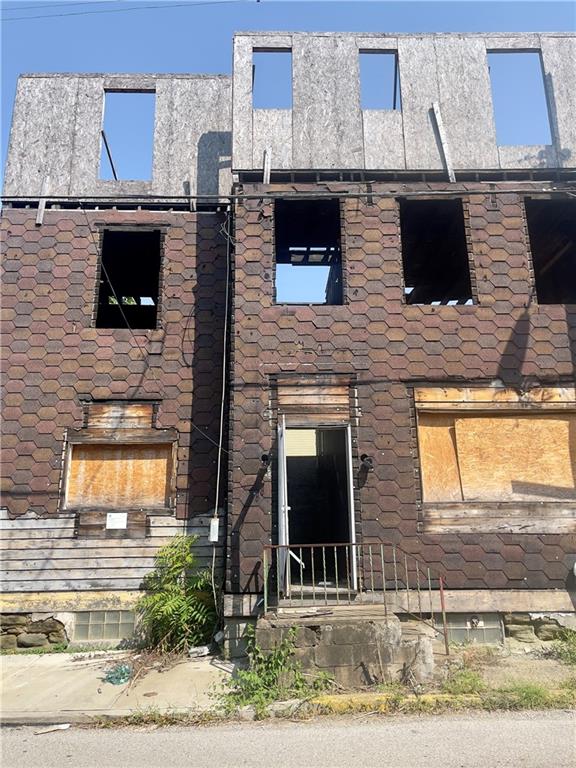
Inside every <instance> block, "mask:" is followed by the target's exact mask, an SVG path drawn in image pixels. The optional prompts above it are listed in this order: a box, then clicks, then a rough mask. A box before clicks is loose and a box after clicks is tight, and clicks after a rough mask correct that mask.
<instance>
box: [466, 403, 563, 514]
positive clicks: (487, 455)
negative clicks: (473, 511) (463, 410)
mask: <svg viewBox="0 0 576 768" xmlns="http://www.w3.org/2000/svg"><path fill="white" fill-rule="evenodd" d="M455 426H456V445H457V449H458V460H459V465H460V477H461V481H462V490H463V494H464V499H465V500H466V501H505V500H526V501H538V500H542V501H546V500H548V501H550V500H553V499H576V492H575V489H574V478H575V476H576V415H575V414H565V415H564V414H554V415H552V414H542V415H529V416H528V415H526V416H524V415H517V416H516V415H515V416H511V415H501V416H494V417H488V416H483V417H472V416H465V417H462V418H456V419H455Z"/></svg>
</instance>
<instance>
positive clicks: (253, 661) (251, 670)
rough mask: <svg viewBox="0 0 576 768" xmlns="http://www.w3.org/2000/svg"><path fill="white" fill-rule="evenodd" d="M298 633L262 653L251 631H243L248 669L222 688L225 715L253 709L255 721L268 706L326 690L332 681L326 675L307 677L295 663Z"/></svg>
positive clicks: (294, 629) (293, 631)
mask: <svg viewBox="0 0 576 768" xmlns="http://www.w3.org/2000/svg"><path fill="white" fill-rule="evenodd" d="M296 634H297V629H296V628H295V627H292V628H291V629H290V630H289V632H288V634H287V636H286V637H285V638H284V639H283V640H282V641H281V642H280V643H278V645H277V646H276V647H275V648H274V649H273V650H271V651H263V650H262V649H261V648H259V647H258V645H257V643H256V632H255V630H254V628H253V627H249V628H248V629H247V631H246V640H247V647H246V653H247V656H248V662H249V664H248V669H240V670H238V671H237V672H236V675H235V676H234V677H233V678H232V679H231V680H229V681H227V682H226V683H225V684H224V690H223V691H222V694H221V704H222V707H223V709H224V711H225V713H226V714H232V713H233V712H234V711H235V710H236V709H238V708H240V707H244V706H248V705H250V706H253V707H254V709H255V712H256V717H258V718H261V717H263V716H264V715H265V713H266V708H267V706H268V705H269V704H272V703H273V702H275V701H283V700H286V699H304V698H307V697H309V696H313V695H315V694H316V693H320V692H321V691H324V690H326V689H327V688H329V687H330V686H331V685H332V681H331V680H330V678H329V677H328V676H327V675H325V674H319V675H306V674H305V673H304V672H302V669H301V667H300V664H299V663H298V662H297V661H296V660H295V659H294V653H295V648H296V645H295V639H296Z"/></svg>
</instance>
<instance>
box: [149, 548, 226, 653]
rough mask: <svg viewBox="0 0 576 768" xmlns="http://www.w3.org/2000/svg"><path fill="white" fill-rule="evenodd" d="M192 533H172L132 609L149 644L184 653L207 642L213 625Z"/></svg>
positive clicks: (208, 590) (205, 578) (208, 588)
mask: <svg viewBox="0 0 576 768" xmlns="http://www.w3.org/2000/svg"><path fill="white" fill-rule="evenodd" d="M196 540H197V537H196V536H175V537H174V538H173V539H172V540H171V541H170V542H169V543H168V544H166V545H165V546H164V547H162V548H161V549H160V550H159V551H158V553H157V554H156V558H155V568H154V570H153V571H152V573H150V574H149V575H148V576H146V577H145V579H144V589H145V590H146V593H147V594H145V595H144V596H143V597H141V598H140V600H139V601H138V603H137V605H136V610H137V611H138V612H139V613H140V616H141V622H142V628H143V630H144V633H145V637H146V643H147V645H148V646H149V647H151V648H154V649H156V650H159V651H162V652H169V651H177V652H186V651H187V650H188V649H189V648H191V647H193V646H195V645H201V644H203V643H206V642H208V641H209V640H210V639H211V637H212V635H213V633H214V630H215V628H216V622H217V616H216V606H215V605H214V596H213V592H212V585H211V580H210V574H209V572H208V571H200V570H198V568H197V566H196V558H195V555H194V552H193V546H194V544H195V542H196Z"/></svg>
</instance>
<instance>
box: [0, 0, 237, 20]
mask: <svg viewBox="0 0 576 768" xmlns="http://www.w3.org/2000/svg"><path fill="white" fill-rule="evenodd" d="M247 2H249V0H201V1H200V2H191V3H164V4H163V5H141V6H139V7H136V8H135V7H132V8H111V9H109V10H98V11H72V12H71V13H52V14H43V15H40V16H15V17H12V18H11V19H4V22H5V23H8V22H10V21H34V20H35V19H61V18H64V17H65V16H91V15H99V14H103V13H128V12H129V11H156V10H164V9H166V8H194V7H196V6H201V5H235V4H237V3H247Z"/></svg>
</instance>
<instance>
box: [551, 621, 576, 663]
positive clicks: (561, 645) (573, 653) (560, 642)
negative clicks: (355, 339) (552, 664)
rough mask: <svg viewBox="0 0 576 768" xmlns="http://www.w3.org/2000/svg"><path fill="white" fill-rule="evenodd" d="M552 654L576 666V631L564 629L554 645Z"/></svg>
mask: <svg viewBox="0 0 576 768" xmlns="http://www.w3.org/2000/svg"><path fill="white" fill-rule="evenodd" d="M552 656H554V657H555V658H556V659H559V661H563V662H564V663H565V664H569V665H570V666H573V667H574V666H576V631H575V630H573V629H563V630H562V632H561V633H560V636H559V637H558V639H557V640H555V641H554V643H553V646H552Z"/></svg>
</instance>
